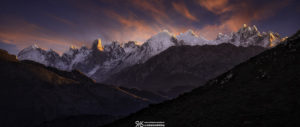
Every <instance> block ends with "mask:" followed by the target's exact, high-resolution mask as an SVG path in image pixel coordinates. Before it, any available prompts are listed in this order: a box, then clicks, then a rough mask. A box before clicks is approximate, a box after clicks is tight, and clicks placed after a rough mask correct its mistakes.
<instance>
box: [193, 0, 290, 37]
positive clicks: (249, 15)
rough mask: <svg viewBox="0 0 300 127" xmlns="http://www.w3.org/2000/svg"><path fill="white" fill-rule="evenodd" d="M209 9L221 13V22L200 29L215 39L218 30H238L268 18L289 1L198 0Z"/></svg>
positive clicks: (202, 32) (206, 35)
mask: <svg viewBox="0 0 300 127" xmlns="http://www.w3.org/2000/svg"><path fill="white" fill-rule="evenodd" d="M196 2H197V3H198V4H199V5H201V6H202V7H205V8H206V9H207V10H208V11H210V12H213V13H215V14H217V15H220V18H219V19H220V24H213V25H206V26H205V27H203V28H202V29H200V30H198V33H200V34H202V35H203V36H204V37H206V38H209V39H213V38H215V37H216V35H217V33H218V32H224V33H226V32H232V31H237V30H238V29H239V28H241V27H242V25H243V24H251V23H253V22H254V21H260V20H263V19H267V18H269V17H271V16H273V15H274V14H276V12H277V11H278V10H279V9H281V8H283V7H285V6H287V5H288V4H289V1H276V2H266V3H263V2H262V3H260V4H257V3H256V4H254V3H253V2H252V1H250V0H245V1H241V2H230V1H229V0H197V1H196Z"/></svg>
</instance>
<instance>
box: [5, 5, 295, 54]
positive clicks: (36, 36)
mask: <svg viewBox="0 0 300 127" xmlns="http://www.w3.org/2000/svg"><path fill="white" fill-rule="evenodd" d="M299 22H300V1H299V0H1V3H0V48H2V49H5V50H8V51H9V52H10V53H14V54H16V53H17V52H18V51H20V50H21V49H23V48H25V47H28V46H30V45H33V44H37V45H38V46H39V47H41V48H45V49H50V48H51V49H54V50H56V51H57V52H59V53H62V52H64V51H66V50H67V49H68V48H69V47H70V46H76V47H80V46H83V45H85V46H90V45H91V43H92V42H93V40H95V39H98V38H101V40H102V42H104V43H110V42H111V41H119V42H127V41H137V42H145V41H146V40H147V39H149V38H150V37H151V36H153V35H155V34H156V33H158V32H160V31H162V30H168V31H169V32H171V33H173V34H174V35H178V34H179V33H182V32H185V31H187V30H188V29H191V30H193V31H194V32H195V33H196V34H197V35H199V36H203V37H204V38H206V39H209V40H211V39H215V38H216V36H217V34H218V33H230V32H235V31H237V30H238V29H239V28H241V27H242V25H243V24H247V25H256V26H257V27H258V29H259V30H260V31H273V32H278V33H279V34H280V35H281V36H290V35H292V34H293V33H295V32H296V31H297V30H299V29H300V25H299Z"/></svg>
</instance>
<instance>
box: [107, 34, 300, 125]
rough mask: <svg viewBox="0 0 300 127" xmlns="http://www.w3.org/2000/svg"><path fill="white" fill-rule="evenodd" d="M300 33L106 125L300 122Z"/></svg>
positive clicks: (293, 123) (279, 123) (299, 123)
mask: <svg viewBox="0 0 300 127" xmlns="http://www.w3.org/2000/svg"><path fill="white" fill-rule="evenodd" d="M299 38H300V32H298V33H297V34H295V35H294V36H292V37H290V38H289V39H288V40H287V42H283V44H280V45H278V46H277V47H275V48H272V49H270V50H267V51H265V52H263V53H261V54H259V55H258V56H255V57H253V58H251V59H250V60H248V61H246V62H244V63H242V64H240V65H238V66H236V67H234V68H233V69H232V70H230V71H228V72H226V73H224V74H222V75H221V76H219V77H217V78H215V79H213V80H210V81H209V82H208V83H207V84H206V85H205V86H203V87H199V88H197V89H194V90H192V91H191V92H190V93H186V94H184V95H182V96H179V97H178V98H176V99H174V100H170V101H166V102H164V103H161V104H157V105H151V106H150V107H148V108H146V109H143V110H141V111H139V112H137V113H134V114H132V115H130V116H128V117H126V118H123V119H120V120H117V121H115V122H113V123H112V124H109V125H106V126H105V127H132V126H135V121H137V120H138V121H164V122H165V123H166V127H241V126H247V127H257V126H260V127H262V126H265V127H267V126H268V127H272V126H290V127H296V126H299V125H300V121H299V118H300V99H299V98H300V39H299Z"/></svg>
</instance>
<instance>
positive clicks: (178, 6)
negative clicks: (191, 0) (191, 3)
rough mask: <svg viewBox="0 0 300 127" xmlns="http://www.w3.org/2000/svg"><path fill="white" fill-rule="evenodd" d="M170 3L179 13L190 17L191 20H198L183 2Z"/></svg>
mask: <svg viewBox="0 0 300 127" xmlns="http://www.w3.org/2000/svg"><path fill="white" fill-rule="evenodd" d="M172 5H173V7H174V9H175V10H176V11H177V12H178V13H180V14H181V15H183V16H184V17H186V18H187V19H190V20H192V21H198V19H197V18H196V17H195V16H194V15H192V14H191V13H190V11H189V10H188V9H187V7H186V6H185V4H184V3H175V2H173V3H172Z"/></svg>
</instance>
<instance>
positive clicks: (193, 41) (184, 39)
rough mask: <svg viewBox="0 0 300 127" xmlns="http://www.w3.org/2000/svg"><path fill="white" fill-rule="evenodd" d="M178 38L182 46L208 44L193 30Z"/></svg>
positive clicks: (181, 34)
mask: <svg viewBox="0 0 300 127" xmlns="http://www.w3.org/2000/svg"><path fill="white" fill-rule="evenodd" d="M176 37H177V40H178V41H179V42H180V43H181V44H182V45H204V44H207V42H208V41H207V40H205V39H204V38H203V37H201V36H200V37H198V36H197V35H196V34H195V33H194V31H193V30H191V29H189V30H188V31H186V32H184V33H180V34H179V35H177V36H176Z"/></svg>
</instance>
